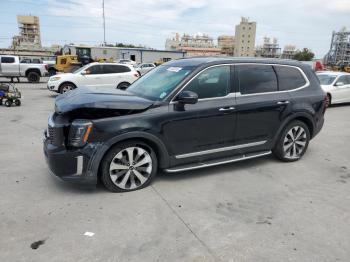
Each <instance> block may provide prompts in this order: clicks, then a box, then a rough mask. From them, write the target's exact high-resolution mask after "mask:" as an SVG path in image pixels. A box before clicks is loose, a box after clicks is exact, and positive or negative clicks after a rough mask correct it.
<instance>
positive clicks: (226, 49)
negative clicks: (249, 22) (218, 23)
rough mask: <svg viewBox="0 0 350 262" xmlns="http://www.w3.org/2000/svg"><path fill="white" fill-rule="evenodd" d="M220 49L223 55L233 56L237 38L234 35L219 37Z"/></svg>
mask: <svg viewBox="0 0 350 262" xmlns="http://www.w3.org/2000/svg"><path fill="white" fill-rule="evenodd" d="M218 47H219V48H220V49H221V51H222V53H224V54H227V55H233V54H234V49H235V37H234V36H233V35H221V36H219V37H218Z"/></svg>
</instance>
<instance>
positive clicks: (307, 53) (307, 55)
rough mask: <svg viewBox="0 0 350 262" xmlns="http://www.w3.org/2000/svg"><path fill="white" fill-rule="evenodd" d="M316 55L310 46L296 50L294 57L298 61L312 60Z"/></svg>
mask: <svg viewBox="0 0 350 262" xmlns="http://www.w3.org/2000/svg"><path fill="white" fill-rule="evenodd" d="M314 57H315V54H314V53H313V52H312V51H311V50H310V49H308V48H303V50H301V51H300V50H298V51H296V53H295V55H294V59H295V60H298V61H311V60H312V59H313V58H314Z"/></svg>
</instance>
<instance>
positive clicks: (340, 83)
mask: <svg viewBox="0 0 350 262" xmlns="http://www.w3.org/2000/svg"><path fill="white" fill-rule="evenodd" d="M343 85H345V84H344V83H343V82H337V83H335V86H343Z"/></svg>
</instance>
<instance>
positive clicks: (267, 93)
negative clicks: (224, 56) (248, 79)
mask: <svg viewBox="0 0 350 262" xmlns="http://www.w3.org/2000/svg"><path fill="white" fill-rule="evenodd" d="M236 65H262V66H263V65H270V66H285V67H292V68H296V69H298V70H299V72H300V73H301V75H302V76H303V77H304V80H305V82H306V84H305V85H303V86H301V87H297V88H295V89H291V90H283V91H273V92H264V93H253V94H244V95H243V94H241V92H231V93H229V94H228V95H226V96H220V97H212V98H202V99H198V101H207V100H217V99H222V98H227V97H230V96H232V95H235V96H236V97H242V96H256V95H269V94H275V93H286V92H295V91H299V90H301V89H303V88H306V87H308V86H310V81H309V79H308V77H307V76H306V74H305V73H304V71H303V70H302V69H301V68H299V67H297V66H293V65H282V64H273V63H247V62H246V63H230V64H218V65H212V66H209V67H206V68H204V69H202V70H201V71H199V72H198V73H197V74H195V75H194V76H193V77H192V78H191V79H190V80H189V81H188V82H187V83H186V84H185V85H184V86H183V87H182V88H181V89H180V90H179V91H178V92H177V93H176V95H174V97H173V98H172V99H171V100H170V102H169V104H175V103H177V102H176V101H174V99H175V98H176V96H177V95H178V94H179V93H180V92H181V91H182V90H183V89H185V88H186V86H187V85H188V84H189V83H191V81H192V80H193V79H194V78H196V77H197V76H198V75H199V74H201V73H202V72H204V71H205V70H208V69H210V68H213V67H218V66H236ZM276 77H277V74H276ZM231 83H232V82H231ZM173 93H175V91H173V92H171V93H170V94H169V96H171V95H172V94H173Z"/></svg>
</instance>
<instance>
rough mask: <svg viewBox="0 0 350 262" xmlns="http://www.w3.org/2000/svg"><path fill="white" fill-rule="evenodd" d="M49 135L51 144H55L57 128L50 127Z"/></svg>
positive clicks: (48, 129)
mask: <svg viewBox="0 0 350 262" xmlns="http://www.w3.org/2000/svg"><path fill="white" fill-rule="evenodd" d="M47 135H48V139H49V142H50V143H51V144H53V141H55V128H53V127H51V126H48V128H47Z"/></svg>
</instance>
